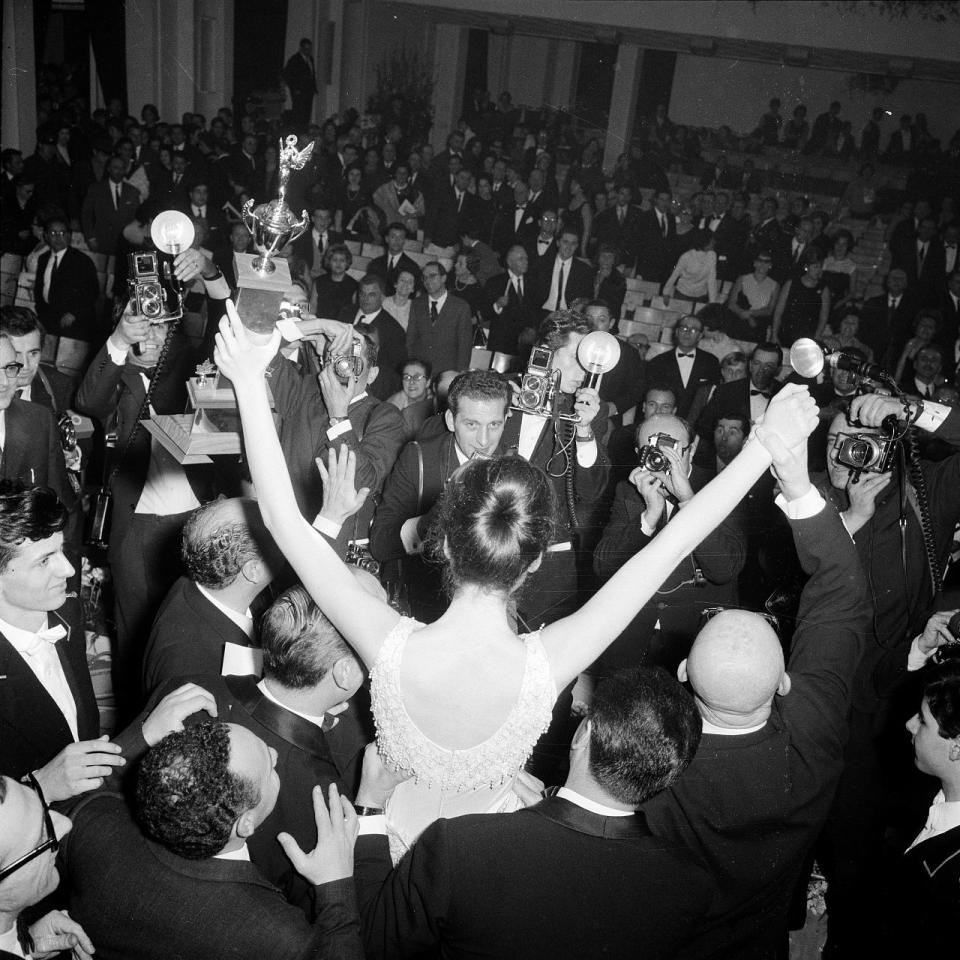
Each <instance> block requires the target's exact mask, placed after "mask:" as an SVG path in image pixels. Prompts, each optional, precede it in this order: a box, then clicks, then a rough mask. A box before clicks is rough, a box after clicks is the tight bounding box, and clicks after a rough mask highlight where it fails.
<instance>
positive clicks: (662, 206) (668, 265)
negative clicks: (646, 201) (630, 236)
mask: <svg viewBox="0 0 960 960" xmlns="http://www.w3.org/2000/svg"><path fill="white" fill-rule="evenodd" d="M672 203H673V194H671V193H670V191H669V190H660V191H658V192H657V194H656V196H655V197H654V201H653V209H652V210H646V211H642V212H641V214H640V230H639V233H640V236H639V237H638V241H637V252H636V264H637V276H638V277H641V278H643V279H644V280H648V281H652V282H654V283H665V282H666V280H667V278H668V277H669V276H670V271H671V270H673V267H674V264H675V263H676V259H677V258H676V246H677V221H676V218H675V217H674V215H673V214H672V213H671V212H670V206H671V204H672ZM631 262H633V260H632V257H631V258H629V259H628V260H627V263H628V264H629V263H631Z"/></svg>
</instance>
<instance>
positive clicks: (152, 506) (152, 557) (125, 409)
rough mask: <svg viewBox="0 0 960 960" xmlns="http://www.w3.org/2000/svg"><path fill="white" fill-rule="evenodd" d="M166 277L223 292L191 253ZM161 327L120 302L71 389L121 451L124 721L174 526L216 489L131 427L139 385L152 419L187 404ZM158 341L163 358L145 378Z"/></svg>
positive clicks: (118, 590) (166, 572) (120, 690)
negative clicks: (110, 426)
mask: <svg viewBox="0 0 960 960" xmlns="http://www.w3.org/2000/svg"><path fill="white" fill-rule="evenodd" d="M175 271H176V273H177V275H178V276H179V277H180V279H181V280H182V281H183V282H184V283H190V282H191V281H192V280H193V279H195V278H196V277H203V278H204V286H205V288H206V292H207V294H208V296H209V297H211V298H215V299H226V297H227V296H229V287H228V285H227V282H226V280H225V279H224V278H223V277H221V276H219V274H217V273H216V269H215V267H214V266H213V264H212V263H211V262H210V261H209V260H207V258H206V257H204V256H203V255H202V254H201V253H200V252H199V251H198V250H193V249H189V250H185V251H183V252H182V253H181V254H179V256H178V257H177V259H176V261H175ZM168 328H169V324H164V323H149V322H148V321H147V320H145V319H143V318H142V317H140V316H139V315H137V314H135V313H134V312H133V305H132V304H128V305H127V307H126V308H125V310H124V312H123V314H122V315H121V318H120V320H119V322H118V323H117V326H116V329H115V330H114V331H113V333H111V335H110V337H109V338H108V339H107V341H106V343H104V345H103V346H102V347H101V348H100V350H99V352H98V353H97V355H96V356H95V357H94V359H93V362H92V363H91V364H90V367H89V368H88V369H87V372H86V374H85V376H84V378H83V381H82V382H81V384H80V388H79V390H78V391H77V409H78V410H79V412H81V413H85V414H87V415H88V416H90V417H93V418H95V419H97V420H99V421H100V423H106V422H107V421H109V420H110V419H111V418H114V417H115V418H116V421H117V427H116V429H117V449H118V450H120V451H123V455H122V457H120V459H119V461H118V462H117V463H116V464H115V466H114V469H113V471H112V473H111V484H110V489H111V492H112V494H113V507H112V517H111V521H110V546H109V551H108V559H109V561H110V567H111V571H112V574H113V581H114V595H115V617H116V625H117V634H116V646H115V648H114V651H113V663H112V668H113V678H114V684H113V689H114V695H115V696H116V697H117V703H118V711H119V712H120V714H121V716H122V717H123V719H124V720H128V719H130V718H131V717H132V716H133V715H134V714H135V713H136V711H137V710H138V709H139V706H140V704H139V696H138V694H139V691H140V676H141V665H142V662H143V647H144V643H145V641H146V638H147V635H148V634H149V631H150V624H151V623H152V622H153V618H154V615H155V614H156V612H157V609H158V607H159V606H160V603H161V602H162V600H163V598H164V596H166V594H167V591H168V590H169V589H170V587H171V586H173V583H174V581H175V580H176V579H177V577H178V576H179V573H180V557H179V553H180V549H179V548H180V534H181V531H182V529H183V524H184V522H185V521H186V519H187V516H188V515H189V514H190V513H191V512H192V511H193V510H195V509H196V508H197V507H198V506H200V504H201V503H205V502H206V501H207V500H210V499H212V498H213V496H214V494H215V491H216V490H217V488H218V487H219V486H220V484H219V483H218V481H217V476H216V472H215V468H214V467H212V466H206V465H204V464H194V465H186V466H184V465H181V464H179V463H177V461H176V460H175V459H174V458H173V457H172V456H171V455H170V454H169V453H167V451H166V450H165V448H164V447H163V445H162V444H161V443H160V442H159V441H158V440H156V439H154V438H152V437H151V436H150V434H149V433H148V432H147V431H146V430H145V429H144V428H143V427H142V426H140V423H139V421H140V419H141V418H142V417H143V416H144V415H145V414H146V412H147V411H146V407H145V404H144V402H145V398H146V393H147V390H148V388H150V389H151V390H152V395H151V398H150V406H151V407H152V409H153V410H154V411H155V412H156V414H160V415H171V414H179V413H182V412H183V410H184V408H185V406H186V403H187V388H186V381H187V378H188V377H190V376H192V375H193V372H194V367H195V365H196V362H197V359H198V358H197V357H196V356H195V354H194V352H193V348H192V347H191V345H190V343H189V342H188V341H187V340H186V338H185V337H184V336H182V335H181V334H180V333H179V332H178V331H177V330H176V329H174V330H173V331H172V332H171V331H169V329H168ZM168 336H169V344H168V350H167V357H166V362H165V364H164V367H163V371H162V374H161V375H160V376H159V377H158V378H157V379H156V381H154V380H153V375H154V373H155V372H156V366H157V360H158V358H159V356H160V352H161V349H162V348H163V345H164V343H165V342H166V341H167V338H168ZM62 459H63V458H62V457H61V460H62Z"/></svg>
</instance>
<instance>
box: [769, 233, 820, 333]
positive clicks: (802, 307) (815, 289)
mask: <svg viewBox="0 0 960 960" xmlns="http://www.w3.org/2000/svg"><path fill="white" fill-rule="evenodd" d="M802 261H803V274H802V276H801V277H800V279H799V280H788V281H787V282H786V283H785V284H784V285H783V290H781V291H780V299H779V300H777V308H776V310H774V312H773V340H774V342H775V343H778V344H780V346H781V347H783V348H784V349H787V350H789V349H790V346H791V344H792V343H793V342H794V340H798V339H800V338H801V337H812V338H813V339H814V340H819V339H820V338H821V336H822V334H823V328H824V327H825V326H826V325H827V318H828V317H829V316H830V288H829V287H828V286H827V284H826V283H825V281H824V279H823V261H822V260H821V259H820V254H819V253H817V251H816V250H813V249H812V248H809V247H808V248H807V249H806V250H805V251H804V253H803V258H802Z"/></svg>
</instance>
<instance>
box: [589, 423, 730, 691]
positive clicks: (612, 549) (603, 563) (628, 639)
mask: <svg viewBox="0 0 960 960" xmlns="http://www.w3.org/2000/svg"><path fill="white" fill-rule="evenodd" d="M691 441H692V437H691V436H690V430H689V427H688V426H687V424H686V423H685V421H683V420H681V419H680V418H679V417H674V416H668V415H663V414H658V415H656V416H652V417H648V418H647V419H646V420H644V421H643V423H641V424H640V426H639V427H638V428H637V431H636V452H637V454H638V455H639V457H640V466H638V467H635V468H634V469H633V471H632V472H631V473H630V477H629V480H626V481H621V482H620V483H619V484H617V491H616V498H615V500H614V503H613V511H612V513H611V516H610V522H609V523H608V524H607V527H606V530H604V533H603V538H602V539H601V541H600V543H599V544H598V545H597V549H596V551H595V553H594V561H593V562H594V570H595V571H596V573H597V576H598V577H600V579H601V580H602V581H607V580H609V579H610V577H612V576H613V574H614V573H616V571H617V570H619V569H620V567H622V566H623V564H624V563H626V562H627V560H629V559H630V557H632V556H633V555H634V554H635V553H636V552H637V551H638V550H641V549H642V548H643V547H645V546H646V545H647V544H648V543H649V542H650V541H651V540H652V539H653V538H654V537H656V536H657V534H658V533H659V532H660V530H662V529H663V528H664V526H665V525H666V524H667V523H668V522H669V520H670V519H671V518H672V517H673V515H674V514H675V513H676V512H677V511H678V510H681V509H682V508H683V506H684V505H685V504H686V503H687V502H688V501H689V500H690V499H691V498H692V497H693V495H694V492H695V491H696V490H699V489H700V488H701V487H703V486H704V485H705V484H706V483H707V482H708V481H709V480H711V479H712V478H713V476H715V471H710V470H708V469H706V468H702V467H693V468H691V465H690V453H691ZM741 443H742V438H741ZM731 459H732V458H731ZM746 550H747V544H746V537H745V535H744V533H743V531H742V530H741V528H740V524H739V523H738V521H737V520H736V519H733V518H732V517H727V518H726V519H725V520H724V521H723V522H722V523H721V524H720V525H719V526H718V527H717V528H716V529H715V530H714V531H713V532H712V533H710V534H708V535H707V537H706V538H705V539H704V540H703V542H702V543H701V544H700V545H699V546H698V547H697V549H696V550H694V552H693V553H691V554H690V555H689V556H687V557H685V558H684V560H683V562H682V563H681V564H680V565H679V566H678V567H677V568H676V569H675V570H674V571H673V573H671V574H670V576H669V577H668V578H667V579H666V581H665V582H664V583H663V585H662V586H661V588H660V590H659V591H657V593H656V595H655V596H654V598H653V599H652V600H651V601H650V602H649V603H648V604H647V605H646V606H645V607H644V608H643V610H641V611H640V613H639V614H637V616H636V617H634V619H633V621H632V622H631V623H630V625H629V626H628V627H627V629H626V630H624V632H623V633H622V634H620V636H619V637H618V638H617V639H616V640H614V642H613V643H612V644H611V645H610V646H609V647H608V648H607V650H606V652H605V653H604V654H603V656H602V657H601V658H600V660H599V661H598V664H597V667H596V669H597V672H598V673H599V674H600V675H601V676H608V675H610V674H612V673H614V672H616V671H617V670H620V669H623V668H626V667H633V666H637V665H640V664H645V663H646V664H656V665H658V666H664V667H666V668H667V669H668V670H674V669H676V667H677V664H679V662H680V661H681V660H682V659H683V657H684V656H686V653H687V651H688V650H689V648H690V644H691V643H692V642H693V639H694V637H695V636H696V634H697V630H698V629H699V627H700V622H701V616H702V614H703V610H704V608H706V607H710V606H717V605H720V606H736V604H737V576H738V575H739V573H740V571H741V569H742V568H743V565H744V563H745V561H746Z"/></svg>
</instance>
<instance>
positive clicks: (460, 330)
mask: <svg viewBox="0 0 960 960" xmlns="http://www.w3.org/2000/svg"><path fill="white" fill-rule="evenodd" d="M446 283H447V271H446V269H445V267H444V266H443V265H442V264H441V263H439V262H438V261H436V260H434V261H431V262H430V263H428V264H425V265H424V268H423V285H424V287H425V293H423V294H422V295H421V296H419V297H417V298H416V299H415V300H414V301H413V303H412V304H411V305H410V323H409V325H408V327H407V352H408V354H409V355H410V356H414V357H422V358H423V359H424V360H426V361H427V362H428V363H429V364H430V366H431V367H433V369H434V370H466V369H468V368H469V366H470V352H471V350H472V349H473V320H472V318H471V314H470V307H469V306H468V304H467V301H466V300H464V299H463V298H462V297H458V296H455V295H454V294H452V293H449V292H448V291H447V287H446Z"/></svg>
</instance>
